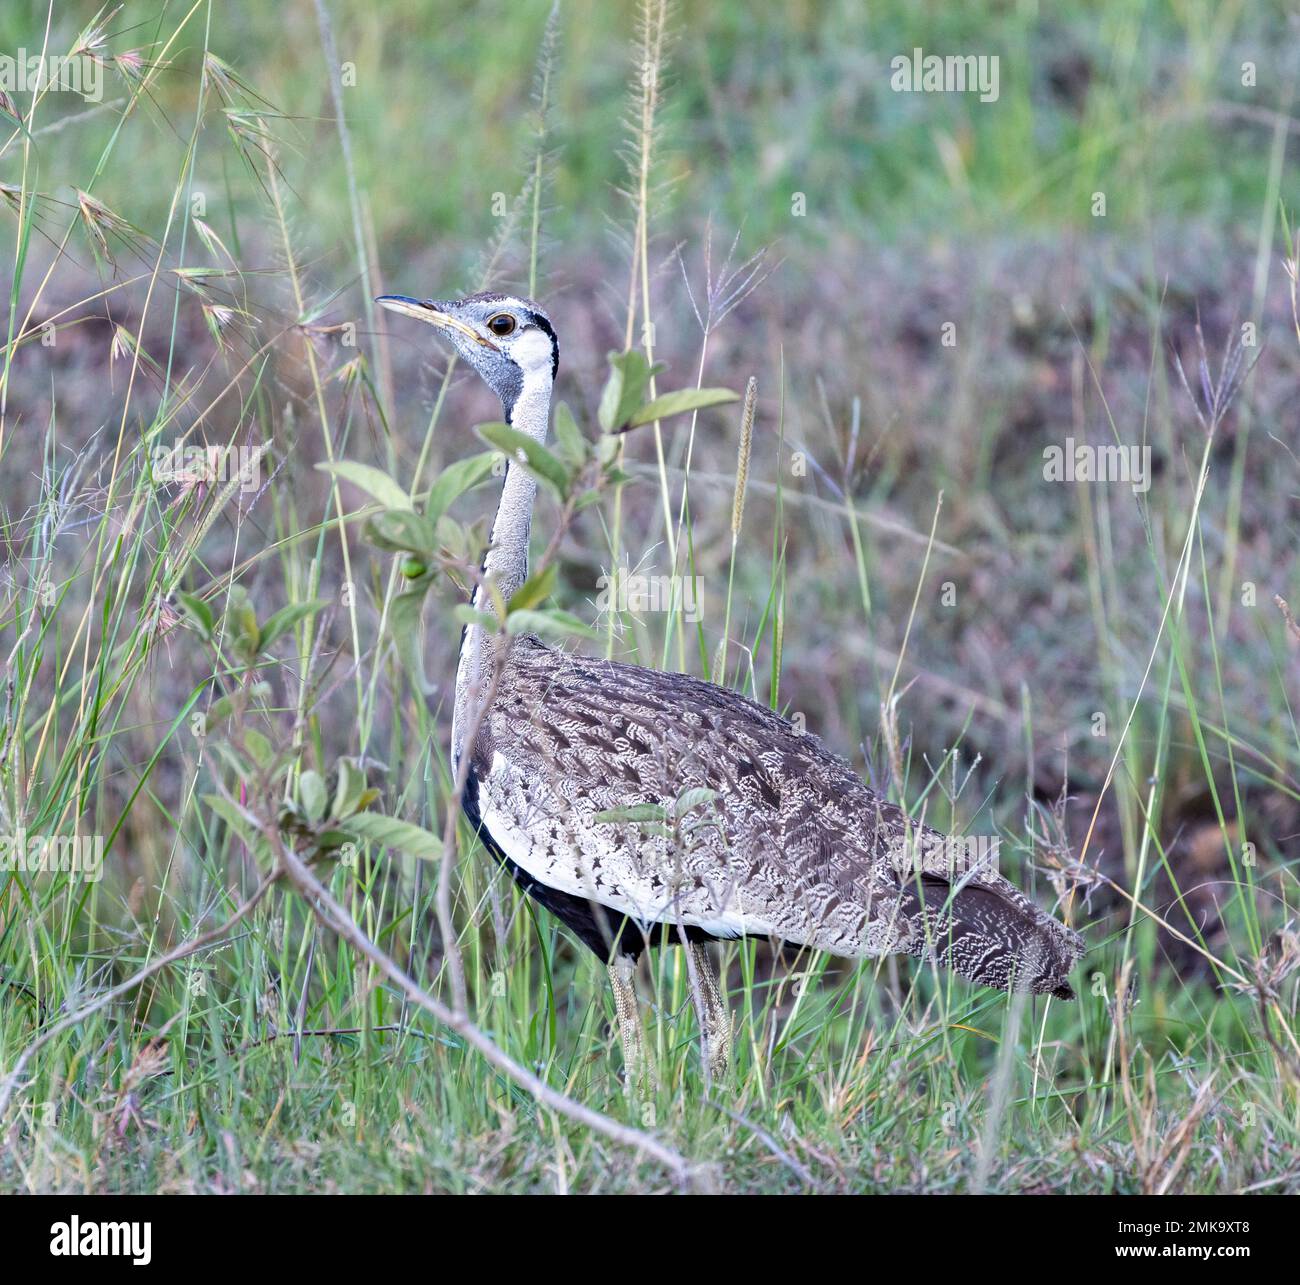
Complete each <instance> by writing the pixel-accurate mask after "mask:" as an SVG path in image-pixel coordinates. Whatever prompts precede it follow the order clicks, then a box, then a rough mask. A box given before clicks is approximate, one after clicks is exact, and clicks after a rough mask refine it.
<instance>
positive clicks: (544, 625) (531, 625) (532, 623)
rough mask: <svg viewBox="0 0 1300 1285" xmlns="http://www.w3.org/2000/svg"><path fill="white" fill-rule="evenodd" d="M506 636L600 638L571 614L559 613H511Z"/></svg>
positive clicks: (525, 611) (507, 622) (526, 611)
mask: <svg viewBox="0 0 1300 1285" xmlns="http://www.w3.org/2000/svg"><path fill="white" fill-rule="evenodd" d="M506 632H507V633H508V634H542V635H543V636H545V637H552V638H557V637H568V636H573V635H576V636H577V637H579V638H593V639H594V638H599V637H601V635H600V634H598V633H597V632H596V631H595V630H594V629H592V628H590V627H589V626H588V625H585V624H583V622H582V621H581V620H579V619H578V617H577V616H575V615H574V614H573V613H572V612H569V611H559V610H555V609H552V610H551V611H528V610H524V611H512V612H511V613H510V615H509V616H508V617H507V618H506Z"/></svg>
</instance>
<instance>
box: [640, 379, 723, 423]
mask: <svg viewBox="0 0 1300 1285" xmlns="http://www.w3.org/2000/svg"><path fill="white" fill-rule="evenodd" d="M739 400H740V394H739V393H733V392H732V391H731V389H730V388H679V389H678V390H677V391H676V392H675V393H665V394H664V395H663V396H662V397H656V398H655V399H654V401H652V402H646V404H645V405H644V406H638V407H637V409H636V410H635V411H633V412H632V413H631V416H630V417H629V419H628V421H627V427H628V428H638V427H640V426H641V425H642V424H651V423H653V422H654V421H655V420H657V419H667V418H668V417H669V416H670V415H680V414H681V413H682V412H683V411H688V410H700V409H702V408H703V407H705V406H721V405H722V404H723V402H734V401H739Z"/></svg>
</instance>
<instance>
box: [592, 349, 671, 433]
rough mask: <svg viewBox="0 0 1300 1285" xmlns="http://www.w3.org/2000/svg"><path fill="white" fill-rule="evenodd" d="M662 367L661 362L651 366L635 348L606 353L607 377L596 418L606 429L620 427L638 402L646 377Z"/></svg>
mask: <svg viewBox="0 0 1300 1285" xmlns="http://www.w3.org/2000/svg"><path fill="white" fill-rule="evenodd" d="M663 369H664V366H663V363H662V362H656V363H655V365H653V366H651V365H650V363H649V362H648V361H646V357H645V353H643V352H641V351H640V350H638V349H635V348H634V349H632V350H631V351H630V352H612V353H610V354H609V378H608V379H607V380H606V381H605V387H604V390H603V391H602V392H601V394H600V409H599V410H598V411H597V418H598V419H599V420H600V426H601V428H603V429H604V430H605V432H607V433H612V432H614V431H615V430H616V429H620V428H622V427H623V425H624V424H626V423H627V417H628V416H629V415H630V414H631V413H632V410H633V408H634V407H636V406H639V405H640V404H641V399H642V398H643V397H644V396H645V390H646V385H647V384H649V382H650V378H651V376H653V375H657V374H658V373H659V372H660V371H661V370H663Z"/></svg>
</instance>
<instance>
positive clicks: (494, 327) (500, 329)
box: [487, 312, 515, 335]
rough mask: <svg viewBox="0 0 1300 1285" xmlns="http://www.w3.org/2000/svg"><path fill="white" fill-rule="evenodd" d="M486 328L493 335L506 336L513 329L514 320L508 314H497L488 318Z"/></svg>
mask: <svg viewBox="0 0 1300 1285" xmlns="http://www.w3.org/2000/svg"><path fill="white" fill-rule="evenodd" d="M487 328H488V329H489V330H490V331H491V332H492V333H493V334H494V335H508V334H510V332H511V331H512V330H514V328H515V319H514V318H513V317H512V316H511V315H510V314H509V313H508V312H498V313H497V315H496V316H495V317H489V318H488V323H487Z"/></svg>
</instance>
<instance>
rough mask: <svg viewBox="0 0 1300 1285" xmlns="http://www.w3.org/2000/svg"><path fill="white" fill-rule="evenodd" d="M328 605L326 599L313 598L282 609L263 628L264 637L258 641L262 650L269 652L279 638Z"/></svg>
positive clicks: (293, 603)
mask: <svg viewBox="0 0 1300 1285" xmlns="http://www.w3.org/2000/svg"><path fill="white" fill-rule="evenodd" d="M327 605H328V602H327V600H326V599H324V598H313V599H312V600H311V601H310V602H292V603H290V604H289V605H288V606H287V607H281V608H280V610H279V611H277V612H276V613H275V614H274V615H272V616H271V617H270V618H269V619H268V620H267V622H266V623H265V624H264V625H263V626H262V636H261V638H260V639H259V640H258V645H259V647H260V649H261V650H262V651H267V650H268V649H269V648H270V646H271V644H272V643H273V642H274V641H275V640H276V639H277V638H279V637H280V636H281V635H282V634H286V633H288V632H289V630H290V629H292V628H293V627H294V625H296V624H297V623H298V622H299V621H300V620H304V619H305V618H306V617H308V616H314V615H315V614H316V613H317V612H318V611H320V610H321V609H322V608H323V607H325V606H327Z"/></svg>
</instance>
